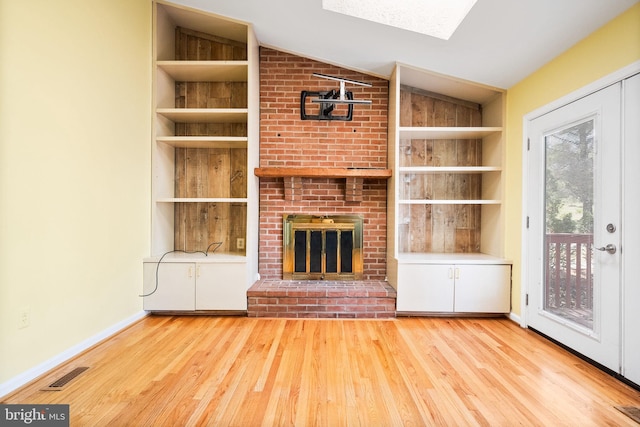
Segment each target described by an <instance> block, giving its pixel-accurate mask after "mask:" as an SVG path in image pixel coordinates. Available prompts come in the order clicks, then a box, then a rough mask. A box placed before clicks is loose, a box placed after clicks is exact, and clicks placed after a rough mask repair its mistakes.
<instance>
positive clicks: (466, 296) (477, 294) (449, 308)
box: [396, 263, 511, 313]
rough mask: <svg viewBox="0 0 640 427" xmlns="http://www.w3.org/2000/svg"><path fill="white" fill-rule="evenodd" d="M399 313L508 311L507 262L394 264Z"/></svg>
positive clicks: (509, 295) (508, 272)
mask: <svg viewBox="0 0 640 427" xmlns="http://www.w3.org/2000/svg"><path fill="white" fill-rule="evenodd" d="M396 304H397V306H396V310H397V311H398V312H399V313H403V312H405V313H508V312H509V311H510V309H511V266H510V265H509V264H480V265H476V264H423V263H409V264H399V265H398V297H397V303H396Z"/></svg>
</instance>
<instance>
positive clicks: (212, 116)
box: [156, 108, 248, 123]
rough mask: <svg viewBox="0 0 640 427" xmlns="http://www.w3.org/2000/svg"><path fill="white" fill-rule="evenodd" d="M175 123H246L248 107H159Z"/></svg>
mask: <svg viewBox="0 0 640 427" xmlns="http://www.w3.org/2000/svg"><path fill="white" fill-rule="evenodd" d="M156 113H158V114H160V115H161V116H164V117H166V118H167V119H169V120H171V121H173V122H175V123H246V122H247V113H248V110H247V109H246V108H157V109H156Z"/></svg>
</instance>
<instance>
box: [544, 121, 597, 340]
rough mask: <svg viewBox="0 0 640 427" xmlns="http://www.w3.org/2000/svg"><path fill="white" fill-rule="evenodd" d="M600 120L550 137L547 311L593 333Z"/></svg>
mask: <svg viewBox="0 0 640 427" xmlns="http://www.w3.org/2000/svg"><path fill="white" fill-rule="evenodd" d="M594 156H595V144H594V120H593V119H590V120H588V121H585V122H582V123H580V124H577V125H573V126H571V127H568V128H565V129H562V130H560V131H557V132H555V133H553V134H551V135H548V136H546V137H545V157H546V171H545V229H546V235H545V248H546V249H545V267H546V268H545V278H544V280H545V286H544V310H545V311H547V312H549V313H553V314H555V315H557V316H560V317H562V318H564V319H566V320H569V321H571V322H574V323H577V324H579V325H582V326H584V327H587V328H589V329H593V263H592V259H593V258H592V244H591V243H592V242H593V200H594V194H593V188H594V187H593V182H594Z"/></svg>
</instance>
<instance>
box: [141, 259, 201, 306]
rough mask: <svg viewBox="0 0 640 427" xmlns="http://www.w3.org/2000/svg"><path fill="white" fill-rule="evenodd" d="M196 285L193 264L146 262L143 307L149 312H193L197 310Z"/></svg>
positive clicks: (144, 264) (144, 266)
mask: <svg viewBox="0 0 640 427" xmlns="http://www.w3.org/2000/svg"><path fill="white" fill-rule="evenodd" d="M156 273H157V275H156ZM156 278H157V280H156ZM195 283H196V282H195V264H193V263H173V262H166V263H161V264H160V265H158V263H156V262H145V263H143V292H144V294H143V295H144V298H143V303H142V307H143V308H144V309H145V310H147V311H155V310H160V311H165V310H176V311H193V310H195V308H196V305H195V295H196V289H195Z"/></svg>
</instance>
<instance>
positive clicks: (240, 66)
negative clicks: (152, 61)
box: [156, 61, 249, 82]
mask: <svg viewBox="0 0 640 427" xmlns="http://www.w3.org/2000/svg"><path fill="white" fill-rule="evenodd" d="M156 64H157V66H158V68H159V69H161V70H163V71H164V72H166V73H167V74H168V75H169V76H171V77H172V78H173V79H174V80H175V81H177V82H246V81H247V70H248V64H249V62H248V61H157V62H156Z"/></svg>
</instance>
